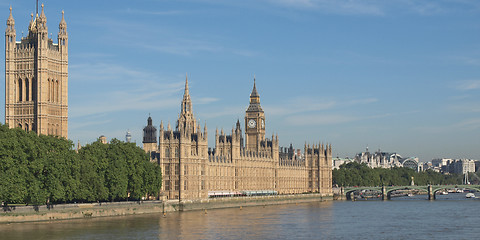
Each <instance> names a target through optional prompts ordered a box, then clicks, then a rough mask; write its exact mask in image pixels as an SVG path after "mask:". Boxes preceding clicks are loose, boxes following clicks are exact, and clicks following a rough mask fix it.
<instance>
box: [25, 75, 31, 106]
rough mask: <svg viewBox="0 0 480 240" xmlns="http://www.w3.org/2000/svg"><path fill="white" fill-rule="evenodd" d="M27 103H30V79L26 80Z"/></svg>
mask: <svg viewBox="0 0 480 240" xmlns="http://www.w3.org/2000/svg"><path fill="white" fill-rule="evenodd" d="M25 98H26V99H25V101H27V102H28V101H30V82H29V81H28V78H27V79H25Z"/></svg>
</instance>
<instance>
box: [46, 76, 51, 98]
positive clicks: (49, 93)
mask: <svg viewBox="0 0 480 240" xmlns="http://www.w3.org/2000/svg"><path fill="white" fill-rule="evenodd" d="M47 87H48V88H47V89H48V101H49V102H50V99H51V96H50V95H51V91H50V79H48V85H47Z"/></svg>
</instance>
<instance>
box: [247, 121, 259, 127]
mask: <svg viewBox="0 0 480 240" xmlns="http://www.w3.org/2000/svg"><path fill="white" fill-rule="evenodd" d="M256 125H257V122H255V120H253V119H250V120H248V127H249V128H254V127H255V126H256Z"/></svg>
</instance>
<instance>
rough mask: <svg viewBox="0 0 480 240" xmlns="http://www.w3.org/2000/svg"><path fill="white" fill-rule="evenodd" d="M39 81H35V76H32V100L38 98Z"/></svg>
mask: <svg viewBox="0 0 480 240" xmlns="http://www.w3.org/2000/svg"><path fill="white" fill-rule="evenodd" d="M36 90H37V83H36V82H35V78H32V101H36V100H37V91H36Z"/></svg>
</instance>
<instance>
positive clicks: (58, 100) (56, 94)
mask: <svg viewBox="0 0 480 240" xmlns="http://www.w3.org/2000/svg"><path fill="white" fill-rule="evenodd" d="M55 91H56V93H55V96H56V100H57V102H60V99H59V97H58V96H59V95H60V94H59V92H58V80H57V81H56V82H55Z"/></svg>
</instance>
